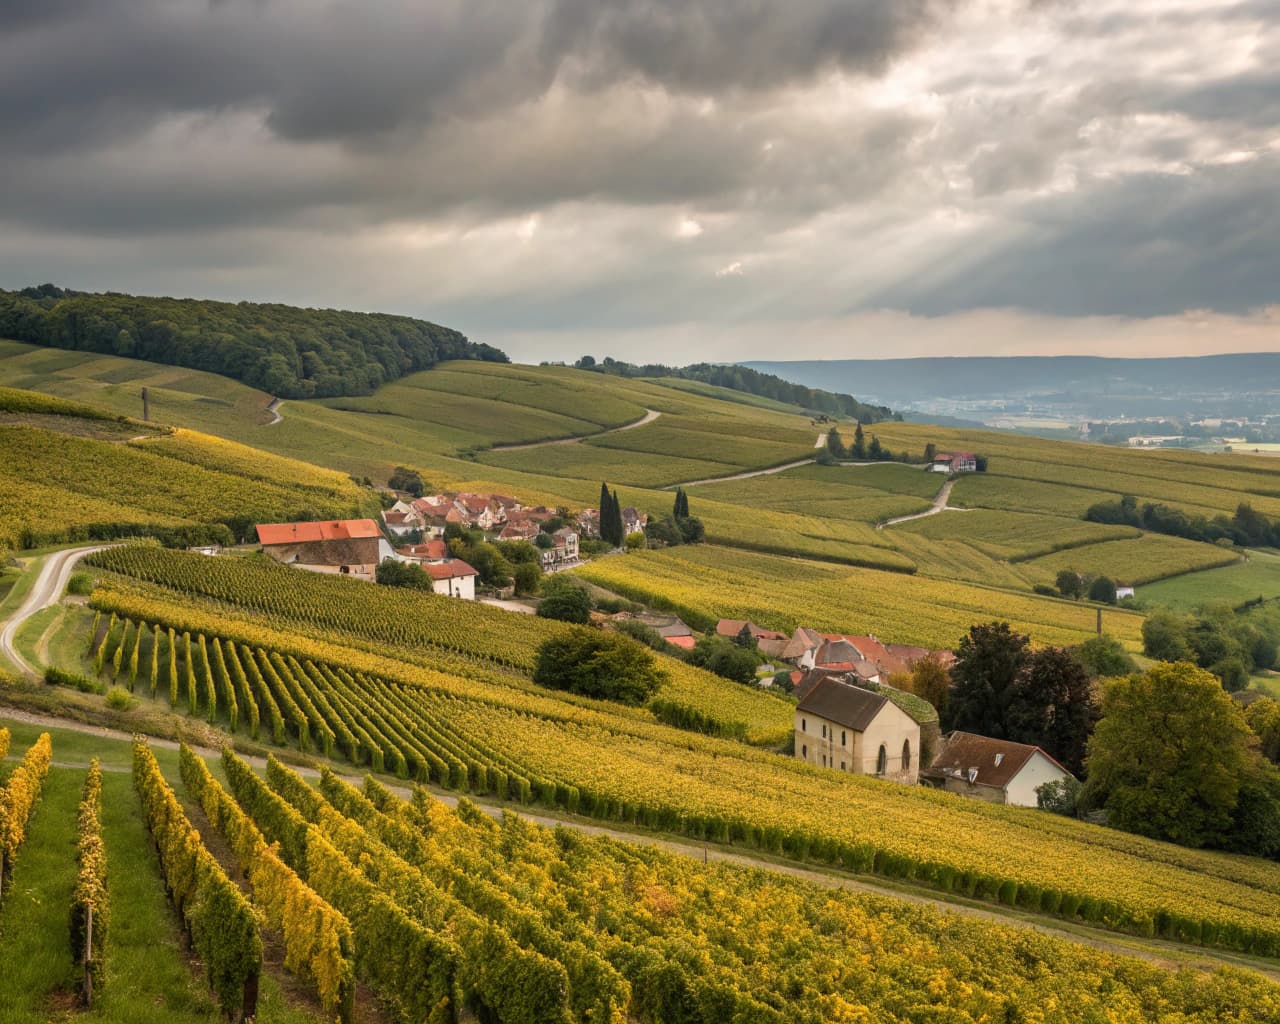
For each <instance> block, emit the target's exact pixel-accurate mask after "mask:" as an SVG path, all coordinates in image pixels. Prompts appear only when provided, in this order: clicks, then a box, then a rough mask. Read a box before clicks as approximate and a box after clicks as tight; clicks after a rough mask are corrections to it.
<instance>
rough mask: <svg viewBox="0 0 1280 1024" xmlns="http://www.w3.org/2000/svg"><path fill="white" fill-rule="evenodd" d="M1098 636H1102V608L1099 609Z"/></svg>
mask: <svg viewBox="0 0 1280 1024" xmlns="http://www.w3.org/2000/svg"><path fill="white" fill-rule="evenodd" d="M1098 636H1102V609H1101V608H1099V609H1098Z"/></svg>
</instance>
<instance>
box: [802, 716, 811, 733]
mask: <svg viewBox="0 0 1280 1024" xmlns="http://www.w3.org/2000/svg"><path fill="white" fill-rule="evenodd" d="M800 731H801V732H808V731H809V720H808V719H807V718H802V719H800Z"/></svg>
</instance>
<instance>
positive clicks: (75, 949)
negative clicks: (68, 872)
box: [71, 757, 108, 982]
mask: <svg viewBox="0 0 1280 1024" xmlns="http://www.w3.org/2000/svg"><path fill="white" fill-rule="evenodd" d="M76 861H77V863H78V864H79V865H80V870H79V872H78V874H77V875H76V887H75V891H74V892H73V893H72V896H71V956H72V959H73V960H74V961H75V963H76V964H77V965H80V966H84V965H85V962H86V957H88V964H87V966H88V968H89V971H90V973H91V975H92V977H93V979H94V981H95V982H98V981H101V979H102V974H103V963H104V959H105V958H104V957H103V952H102V951H103V950H104V949H106V948H107V930H108V920H107V915H108V902H107V849H106V847H105V846H104V845H103V842H102V768H101V767H100V766H99V764H98V759H97V758H96V757H95V758H94V759H93V760H92V761H91V762H90V763H89V773H88V775H87V776H86V777H85V780H84V793H83V795H82V796H81V798H80V810H79V812H78V813H77V815H76ZM90 911H92V914H93V937H92V948H90V947H89V944H88V941H87V940H88V938H89V935H88V926H89V915H90Z"/></svg>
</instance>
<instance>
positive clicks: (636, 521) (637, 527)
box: [622, 505, 649, 534]
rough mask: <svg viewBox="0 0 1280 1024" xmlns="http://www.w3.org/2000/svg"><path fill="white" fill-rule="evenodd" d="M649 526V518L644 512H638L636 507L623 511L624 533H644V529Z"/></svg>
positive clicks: (629, 507)
mask: <svg viewBox="0 0 1280 1024" xmlns="http://www.w3.org/2000/svg"><path fill="white" fill-rule="evenodd" d="M648 525H649V517H648V516H647V515H645V514H644V513H643V512H637V511H636V509H635V507H634V506H631V505H628V506H627V507H626V508H624V509H623V510H622V532H623V533H624V534H629V533H644V528H645V527H646V526H648Z"/></svg>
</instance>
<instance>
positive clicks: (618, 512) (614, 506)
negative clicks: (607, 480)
mask: <svg viewBox="0 0 1280 1024" xmlns="http://www.w3.org/2000/svg"><path fill="white" fill-rule="evenodd" d="M609 514H610V515H611V516H612V517H613V537H614V540H613V544H614V547H619V548H620V547H622V542H623V541H624V540H626V537H627V528H626V527H625V526H623V525H622V502H620V501H619V500H618V492H617V491H614V492H613V497H612V498H610V499H609Z"/></svg>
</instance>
